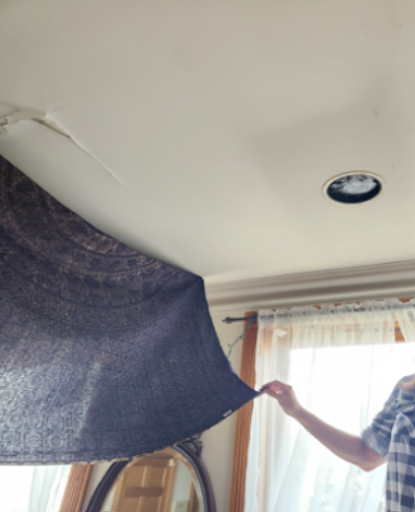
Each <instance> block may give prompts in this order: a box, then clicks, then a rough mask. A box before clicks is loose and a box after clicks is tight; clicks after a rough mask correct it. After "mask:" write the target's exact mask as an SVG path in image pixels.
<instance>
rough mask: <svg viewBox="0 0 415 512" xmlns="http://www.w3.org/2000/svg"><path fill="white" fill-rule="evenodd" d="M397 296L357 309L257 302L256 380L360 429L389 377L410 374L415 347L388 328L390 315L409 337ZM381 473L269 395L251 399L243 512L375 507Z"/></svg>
mask: <svg viewBox="0 0 415 512" xmlns="http://www.w3.org/2000/svg"><path fill="white" fill-rule="evenodd" d="M399 304H400V303H399V301H397V300H389V301H382V302H380V301H377V302H366V303H363V304H360V305H359V308H363V309H364V312H358V313H357V312H355V311H354V309H355V308H356V306H353V305H342V306H339V307H335V306H334V305H327V306H323V307H322V310H318V309H316V308H314V307H311V306H307V307H302V308H292V309H290V311H286V312H282V311H281V310H280V311H278V312H276V313H274V312H272V311H268V310H264V311H260V314H259V319H258V324H259V325H258V327H259V331H258V343H257V353H256V386H257V389H258V388H260V387H261V386H262V385H263V384H265V383H266V382H269V381H271V380H275V379H279V380H282V381H284V382H287V383H289V384H291V385H293V387H294V389H295V392H296V394H297V397H298V399H299V401H300V403H301V404H302V405H303V406H305V407H306V408H307V409H308V410H310V411H311V412H313V413H314V414H316V415H317V416H319V417H320V418H321V419H323V420H325V421H327V422H328V423H330V424H332V425H334V426H336V427H338V428H340V429H342V430H345V431H348V432H350V433H355V434H360V433H361V431H362V430H363V428H365V427H366V426H367V425H368V424H370V422H371V419H372V418H373V416H374V415H375V414H376V413H377V412H378V411H379V410H381V409H382V407H383V404H384V402H385V401H386V400H387V398H388V397H389V395H390V393H391V391H392V389H393V387H394V386H395V384H396V382H397V381H398V380H399V379H400V378H401V377H403V376H404V375H409V374H412V373H415V346H414V345H413V344H406V343H395V333H394V321H395V318H398V319H399V321H400V322H402V332H403V334H404V336H405V339H406V340H407V341H409V340H411V341H412V340H415V319H414V311H415V308H414V307H412V309H407V310H404V311H401V310H397V306H398V305H399ZM411 306H415V304H411ZM333 312H334V313H333ZM283 315H285V316H283ZM385 476H386V468H385V466H381V467H380V468H378V469H376V470H374V471H372V472H370V473H366V472H364V471H362V470H360V469H358V468H357V467H355V466H353V465H350V464H348V463H346V462H344V461H342V460H340V459H339V458H337V457H336V456H335V455H333V454H332V453H331V452H329V451H328V450H327V449H326V448H325V447H323V446H322V445H321V444H320V443H319V442H318V441H316V440H315V439H314V438H312V436H311V435H310V434H308V432H306V431H305V430H304V429H303V428H302V427H300V426H299V425H298V423H297V422H296V421H295V420H294V419H292V418H290V417H288V416H286V415H285V414H284V413H283V412H282V410H281V408H280V407H279V405H278V403H277V402H276V401H275V400H273V399H271V398H269V397H267V396H263V397H261V398H259V399H258V400H255V402H254V410H253V416H252V426H251V438H250V446H249V452H248V468H247V475H246V493H245V512H377V511H378V510H379V511H380V510H383V506H382V504H381V501H382V494H383V488H384V484H385Z"/></svg>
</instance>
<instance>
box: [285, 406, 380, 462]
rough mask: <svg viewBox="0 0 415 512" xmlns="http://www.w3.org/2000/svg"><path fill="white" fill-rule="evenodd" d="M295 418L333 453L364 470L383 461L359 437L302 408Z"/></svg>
mask: <svg viewBox="0 0 415 512" xmlns="http://www.w3.org/2000/svg"><path fill="white" fill-rule="evenodd" d="M295 419H296V420H297V421H298V422H299V423H300V424H301V425H302V426H303V427H304V428H305V429H306V430H308V432H310V434H311V435H312V436H314V437H315V438H316V439H318V440H319V441H320V442H321V443H322V444H323V445H324V446H326V447H327V448H328V449H329V450H330V451H332V452H333V453H334V454H336V455H337V456H339V457H340V458H342V459H343V460H345V461H347V462H350V463H351V464H355V465H356V466H358V467H360V468H361V469H364V470H365V471H370V470H371V469H374V468H375V467H377V466H379V465H380V464H382V463H383V462H384V461H385V459H383V458H382V457H381V456H380V455H379V454H378V453H377V452H375V451H374V450H372V449H371V448H369V447H368V446H366V444H365V443H364V442H363V439H362V438H361V437H359V436H354V435H351V434H348V433H346V432H343V431H341V430H339V429H337V428H335V427H332V426H331V425H328V424H327V423H325V422H324V421H322V420H320V419H319V418H317V416H314V414H311V413H310V412H309V411H307V410H305V409H303V408H301V410H300V411H299V412H298V414H296V415H295Z"/></svg>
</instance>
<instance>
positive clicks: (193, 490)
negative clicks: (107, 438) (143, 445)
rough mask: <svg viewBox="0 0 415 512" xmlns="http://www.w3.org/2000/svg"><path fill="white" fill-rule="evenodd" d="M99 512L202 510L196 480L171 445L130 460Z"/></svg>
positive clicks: (201, 499) (195, 511) (188, 463)
mask: <svg viewBox="0 0 415 512" xmlns="http://www.w3.org/2000/svg"><path fill="white" fill-rule="evenodd" d="M101 512H205V510H204V505H203V496H202V490H201V487H200V484H199V479H198V477H197V475H196V473H195V470H194V468H193V467H192V465H191V464H190V462H189V461H188V460H187V459H186V458H185V457H184V456H183V455H182V454H180V453H178V452H177V451H176V450H174V449H172V448H166V449H165V450H163V451H160V452H157V453H153V454H151V455H146V456H145V457H141V458H140V459H137V460H134V461H132V462H130V463H129V464H128V465H127V466H125V468H124V469H123V470H122V471H121V473H120V474H119V475H118V477H117V479H116V480H115V482H114V484H113V485H112V487H111V488H110V490H109V492H108V494H107V495H106V498H105V501H104V504H103V506H102V508H101Z"/></svg>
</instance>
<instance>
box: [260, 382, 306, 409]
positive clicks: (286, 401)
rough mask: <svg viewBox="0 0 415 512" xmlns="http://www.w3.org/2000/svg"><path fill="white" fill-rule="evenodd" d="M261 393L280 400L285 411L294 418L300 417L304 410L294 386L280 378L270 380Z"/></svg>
mask: <svg viewBox="0 0 415 512" xmlns="http://www.w3.org/2000/svg"><path fill="white" fill-rule="evenodd" d="M260 393H266V394H267V395H269V396H271V397H272V398H275V399H276V400H278V403H279V404H280V406H281V407H282V408H283V409H284V412H285V413H286V414H288V415H289V416H292V417H293V418H295V417H298V416H299V415H300V413H301V411H302V407H301V405H300V404H299V403H298V400H297V397H296V396H295V393H294V390H293V388H292V387H291V386H289V385H288V384H284V383H283V382H280V381H279V380H274V381H273V382H268V384H265V385H264V386H262V388H261V389H260Z"/></svg>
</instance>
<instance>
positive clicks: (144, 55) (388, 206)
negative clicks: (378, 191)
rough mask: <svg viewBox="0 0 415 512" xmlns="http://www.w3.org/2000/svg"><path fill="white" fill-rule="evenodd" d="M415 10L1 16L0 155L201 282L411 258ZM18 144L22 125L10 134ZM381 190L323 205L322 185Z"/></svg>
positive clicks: (406, 2)
mask: <svg viewBox="0 0 415 512" xmlns="http://www.w3.org/2000/svg"><path fill="white" fill-rule="evenodd" d="M414 48H415V2H413V0H393V1H392V0H339V1H333V0H314V1H309V0H301V1H300V0H290V1H288V2H287V1H286V0H274V1H269V0H255V1H254V0H247V1H240V0H239V1H237V0H201V1H199V2H191V1H189V0H160V1H158V2H150V1H146V2H144V1H136V0H117V1H114V0H87V1H85V0H82V1H81V0H71V1H68V0H66V1H64V0H19V1H16V0H0V70H1V78H0V115H6V114H10V113H12V112H14V111H16V110H17V109H21V108H33V109H37V110H43V111H45V112H46V114H47V119H49V120H50V121H53V122H54V123H56V125H58V126H59V127H60V128H61V129H63V130H64V131H65V132H66V133H67V134H69V135H70V136H71V138H72V141H71V140H70V139H68V138H66V137H63V136H62V135H59V134H57V133H56V132H53V131H51V130H49V129H47V128H45V127H44V126H41V125H39V124H37V123H35V122H22V123H21V124H20V128H19V129H18V128H16V129H15V130H14V131H13V133H11V134H6V135H3V136H1V137H0V152H1V153H2V154H3V155H4V156H6V157H7V158H9V159H10V160H12V161H13V163H15V164H16V165H19V167H20V168H21V169H22V170H23V171H24V172H26V173H27V174H29V175H30V176H32V177H33V178H34V179H36V180H37V181H38V182H39V183H40V184H41V185H42V186H44V187H45V188H47V189H48V190H49V191H50V192H52V193H53V194H54V195H55V196H56V197H57V198H58V199H60V200H61V201H62V202H63V203H64V204H66V205H68V206H70V207H71V208H73V209H74V210H75V211H77V212H78V213H80V214H81V215H83V216H84V217H85V218H86V219H87V220H89V221H90V222H92V223H94V224H95V225H97V227H99V228H101V229H103V230H105V231H107V232H108V233H110V234H112V235H113V236H116V237H118V238H120V239H121V240H123V241H125V242H127V243H129V244H130V245H132V246H134V247H136V248H138V249H141V250H143V251H145V252H147V253H149V254H152V255H155V256H157V257H160V258H162V259H164V260H166V261H169V262H172V263H175V264H177V265H179V266H181V267H184V268H186V269H189V270H191V271H193V272H196V273H198V274H201V275H203V276H205V277H208V278H209V279H208V281H210V282H220V281H224V280H229V279H237V278H244V279H246V278H250V277H254V276H259V275H281V274H292V273H297V272H307V271H314V270H323V269H333V268H338V267H353V266H359V265H370V264H377V263H385V262H394V261H402V260H409V259H413V258H415V230H414V228H415V200H414V199H415V131H414V128H415V92H414V91H415V60H414ZM16 126H17V125H16ZM356 169H364V170H369V171H372V172H375V173H378V174H380V175H381V176H382V177H383V178H384V180H385V181H386V184H387V185H386V189H385V191H384V193H383V194H382V195H381V196H380V197H379V198H378V199H376V200H374V201H373V202H371V203H368V204H363V205H359V206H340V205H337V204H334V203H330V202H329V201H328V200H327V199H325V198H324V197H323V195H322V192H321V188H322V186H323V184H324V183H325V182H326V180H327V179H329V178H330V177H332V176H334V175H336V174H338V173H341V172H344V171H348V170H356Z"/></svg>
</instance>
